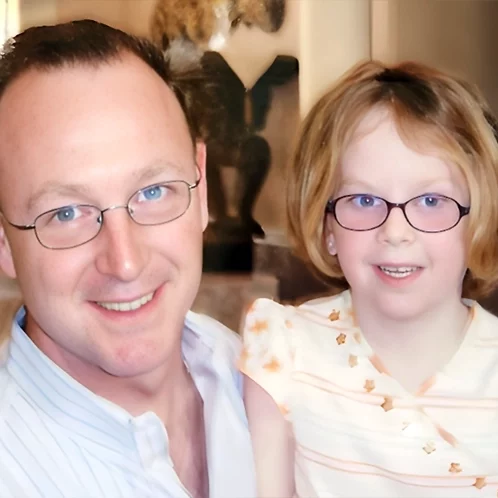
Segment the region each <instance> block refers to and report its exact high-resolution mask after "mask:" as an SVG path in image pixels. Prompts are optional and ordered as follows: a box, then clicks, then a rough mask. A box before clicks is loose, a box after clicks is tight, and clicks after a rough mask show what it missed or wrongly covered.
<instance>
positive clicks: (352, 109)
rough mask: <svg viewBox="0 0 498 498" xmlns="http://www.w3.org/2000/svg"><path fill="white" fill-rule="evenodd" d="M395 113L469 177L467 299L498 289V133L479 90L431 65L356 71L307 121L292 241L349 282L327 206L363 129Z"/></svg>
mask: <svg viewBox="0 0 498 498" xmlns="http://www.w3.org/2000/svg"><path fill="white" fill-rule="evenodd" d="M378 107H382V108H387V109H388V110H389V111H390V114H391V116H392V118H393V119H394V121H395V123H396V126H397V129H398V132H399V134H400V136H401V137H402V139H403V140H404V141H405V142H406V143H407V144H408V145H410V146H411V147H412V148H416V149H420V148H423V147H424V146H425V147H426V146H427V145H431V146H435V147H436V148H437V150H440V151H441V153H442V154H443V155H444V159H445V160H447V161H448V162H451V163H452V164H454V165H455V166H456V167H458V168H459V170H460V171H461V172H462V173H463V175H464V177H465V180H466V182H467V185H468V188H469V192H470V201H471V210H470V214H469V222H468V231H467V240H466V243H467V247H468V262H467V266H468V269H469V271H468V272H467V275H466V277H465V280H464V288H463V295H464V296H465V297H472V298H476V297H481V296H483V295H486V294H487V293H489V292H490V291H491V290H492V289H493V288H494V287H495V286H496V284H497V283H498V141H497V140H498V131H497V127H496V122H495V121H494V119H493V117H492V114H491V112H490V110H489V108H488V107H487V104H486V103H485V101H484V99H483V98H482V96H481V95H480V93H479V92H478V90H477V89H476V88H474V87H472V86H471V85H469V84H468V83H465V82H463V81H459V80H457V79H456V78H453V77H451V76H449V75H447V74H444V73H442V72H440V71H438V70H436V69H433V68H430V67H428V66H425V65H423V64H419V63H413V62H405V63H401V64H398V65H395V66H386V65H384V64H382V63H380V62H376V61H369V62H364V63H361V64H358V65H357V66H355V67H353V68H352V69H351V70H350V71H348V72H347V73H346V74H345V75H344V76H343V77H342V78H341V79H340V80H339V81H338V82H337V84H336V85H334V86H333V87H332V88H331V89H330V90H329V91H328V92H327V93H325V95H324V96H323V97H322V98H321V99H320V100H319V101H318V102H317V103H316V104H315V105H314V107H313V108H312V109H311V111H310V112H309V114H308V115H307V117H306V118H305V120H304V122H303V124H302V126H301V129H300V133H299V136H298V140H297V144H296V148H295V151H294V156H293V159H292V162H291V166H290V170H289V175H288V185H287V217H288V223H289V235H290V239H291V241H292V242H293V245H294V247H295V249H296V252H297V253H298V255H300V256H301V257H302V258H303V259H304V260H305V261H308V262H309V263H311V265H312V266H313V267H314V268H315V269H316V270H318V271H319V272H320V273H321V274H322V275H324V276H326V277H330V278H342V277H343V274H342V271H341V268H340V266H339V263H338V260H337V258H336V257H333V256H331V255H330V254H329V253H328V251H327V250H326V247H325V240H324V237H325V233H324V219H325V207H326V204H327V201H328V200H329V199H330V198H331V196H332V195H334V193H335V192H336V191H337V189H338V187H339V186H340V182H341V178H340V160H341V157H342V154H343V153H344V150H345V149H346V147H347V146H348V144H349V142H350V140H351V138H352V136H353V135H354V133H355V131H356V129H357V126H358V124H359V122H360V121H361V120H362V118H363V117H364V116H365V115H366V114H367V113H368V112H369V111H371V110H372V109H373V108H378Z"/></svg>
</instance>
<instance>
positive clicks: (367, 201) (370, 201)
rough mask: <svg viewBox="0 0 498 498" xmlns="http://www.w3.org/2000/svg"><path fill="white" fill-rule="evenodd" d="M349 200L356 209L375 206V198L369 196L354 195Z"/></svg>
mask: <svg viewBox="0 0 498 498" xmlns="http://www.w3.org/2000/svg"><path fill="white" fill-rule="evenodd" d="M351 200H352V201H353V203H354V204H356V205H357V206H358V207H372V206H375V205H376V204H377V198H375V197H373V196H371V195H355V196H353V198H352V199H351Z"/></svg>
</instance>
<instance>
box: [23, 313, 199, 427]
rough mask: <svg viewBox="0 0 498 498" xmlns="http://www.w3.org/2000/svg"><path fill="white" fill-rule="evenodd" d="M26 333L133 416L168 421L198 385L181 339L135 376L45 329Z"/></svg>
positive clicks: (69, 371)
mask: <svg viewBox="0 0 498 498" xmlns="http://www.w3.org/2000/svg"><path fill="white" fill-rule="evenodd" d="M26 333H27V334H28V335H29V337H30V338H31V340H32V341H33V342H34V344H35V345H36V346H37V347H38V349H40V351H41V352H42V353H44V354H45V355H46V356H47V357H48V358H50V359H51V360H52V361H53V362H54V363H55V364H56V365H57V366H59V367H60V368H61V369H62V370H64V371H65V372H66V373H67V374H68V375H69V376H71V377H72V378H73V379H74V380H75V381H76V382H78V383H80V384H81V385H82V386H84V387H86V388H87V389H88V390H90V391H91V392H93V393H94V394H96V395H97V396H101V397H102V398H104V399H106V400H108V401H110V402H112V403H114V404H116V405H118V406H119V407H121V408H123V409H124V410H126V411H127V412H128V413H130V414H131V415H132V416H139V415H141V414H143V413H146V412H154V413H155V414H156V415H157V416H158V417H159V418H160V419H161V420H162V422H163V423H164V424H165V426H167V425H168V421H170V420H173V419H174V418H175V417H176V416H177V412H179V411H180V412H181V410H182V409H185V407H182V406H181V405H182V400H184V399H186V398H185V393H186V392H187V391H191V390H192V389H195V385H194V382H193V380H192V378H191V376H190V374H189V373H188V371H187V367H186V366H185V363H184V361H183V356H182V345H181V342H180V343H179V344H178V345H177V347H176V348H175V349H172V350H171V351H170V352H169V355H168V357H167V358H165V360H164V361H163V362H162V364H161V365H159V366H158V367H157V368H155V369H153V370H151V371H148V372H146V373H143V374H140V375H135V376H128V377H124V376H116V375H112V374H110V373H108V372H106V371H105V370H103V369H102V368H100V367H98V366H96V365H90V364H88V363H87V362H86V361H85V360H84V359H82V358H79V357H78V356H76V355H74V354H72V353H71V352H68V351H66V350H63V349H60V348H58V347H57V345H56V344H55V343H54V342H53V341H52V339H51V338H50V337H48V336H47V335H46V334H45V333H43V332H41V331H39V330H37V329H36V328H35V327H30V324H29V315H28V321H27V323H26Z"/></svg>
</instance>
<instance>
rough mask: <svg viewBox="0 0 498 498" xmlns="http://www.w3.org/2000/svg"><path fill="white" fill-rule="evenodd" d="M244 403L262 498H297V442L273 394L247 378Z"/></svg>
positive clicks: (245, 379) (245, 378) (260, 497)
mask: <svg viewBox="0 0 498 498" xmlns="http://www.w3.org/2000/svg"><path fill="white" fill-rule="evenodd" d="M244 403H245V406H246V411H247V418H248V420H249V430H250V432H251V439H252V444H253V450H254V459H255V464H256V477H257V487H258V496H259V498H275V497H278V498H291V497H292V496H294V440H293V437H292V432H291V429H290V424H289V422H287V421H286V420H285V418H284V416H283V415H282V413H281V412H280V410H279V409H278V407H277V405H276V404H275V402H274V401H273V399H272V398H271V397H270V395H269V394H268V393H267V392H266V391H265V390H264V389H263V388H262V387H260V386H259V385H258V384H256V383H255V382H254V381H252V380H251V379H250V378H249V377H247V376H244Z"/></svg>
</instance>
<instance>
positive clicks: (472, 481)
mask: <svg viewBox="0 0 498 498" xmlns="http://www.w3.org/2000/svg"><path fill="white" fill-rule="evenodd" d="M303 458H305V459H306V460H308V461H310V462H313V463H316V464H317V465H321V466H322V467H327V468H328V469H331V470H335V471H338V472H344V473H346V474H353V475H363V476H371V477H384V478H386V479H389V480H391V481H394V482H398V483H400V484H406V485H408V486H416V487H419V488H437V489H461V488H471V487H473V486H474V484H475V480H476V479H477V477H483V476H477V477H468V478H467V479H468V480H469V482H468V483H465V484H464V483H460V484H459V483H455V484H453V485H444V484H422V483H417V482H413V481H408V480H403V479H401V478H399V477H395V476H393V475H387V474H383V473H376V472H366V471H362V470H345V469H342V468H340V467H337V466H334V465H331V464H327V463H325V462H321V461H320V460H317V459H315V458H311V457H308V456H305V455H303ZM463 478H464V477H463V476H462V477H458V476H452V477H451V478H448V479H451V481H452V482H455V481H456V480H457V479H460V480H462V479H463ZM433 479H437V478H436V477H433ZM439 479H444V478H439ZM495 484H498V480H497V481H488V480H486V485H487V486H489V485H491V486H493V485H495Z"/></svg>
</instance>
